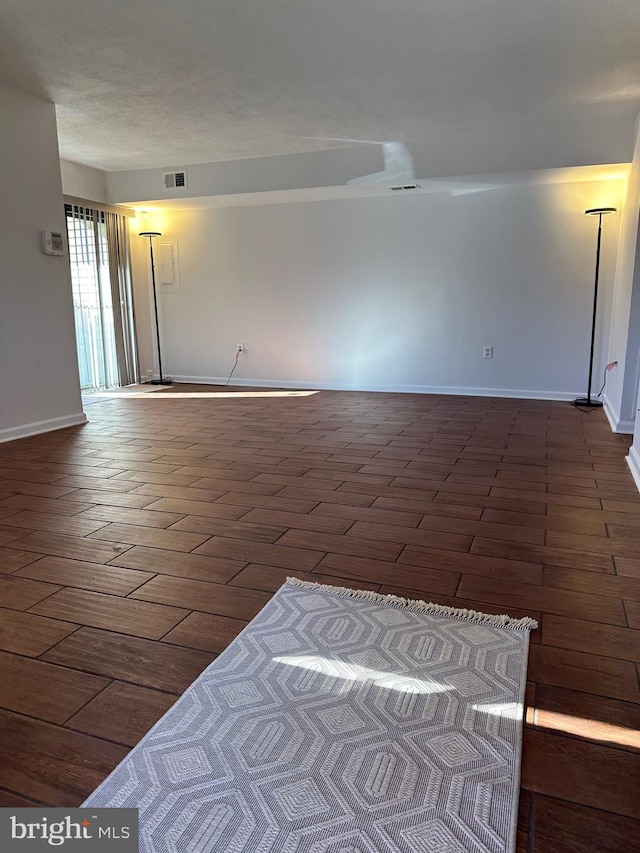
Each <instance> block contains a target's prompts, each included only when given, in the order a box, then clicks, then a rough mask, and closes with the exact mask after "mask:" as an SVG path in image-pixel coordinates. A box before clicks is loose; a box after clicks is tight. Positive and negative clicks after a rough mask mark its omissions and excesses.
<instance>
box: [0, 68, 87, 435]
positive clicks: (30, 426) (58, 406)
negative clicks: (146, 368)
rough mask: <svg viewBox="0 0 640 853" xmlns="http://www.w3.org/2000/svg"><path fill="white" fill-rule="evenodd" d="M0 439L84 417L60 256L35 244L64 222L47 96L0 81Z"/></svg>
mask: <svg viewBox="0 0 640 853" xmlns="http://www.w3.org/2000/svg"><path fill="white" fill-rule="evenodd" d="M0 117H1V120H0V174H1V175H2V205H0V259H1V267H0V269H1V271H2V272H1V275H2V281H1V283H0V441H3V440H8V439H11V438H16V437H20V436H23V435H28V434H31V433H35V432H43V431H46V430H49V429H55V428H58V427H60V426H68V425H70V424H72V423H80V422H83V421H84V420H85V416H84V414H83V412H82V405H81V400H80V387H79V382H78V366H77V360H76V353H75V334H74V324H73V309H72V300H71V277H70V273H69V262H68V259H67V258H66V257H50V256H46V255H44V254H43V253H42V252H41V250H40V231H41V230H43V229H54V230H61V231H63V232H64V230H65V221H64V208H63V201H62V184H61V180H60V162H59V157H58V142H57V135H56V116H55V108H54V106H53V104H50V103H47V102H45V101H42V100H40V99H39V98H35V97H32V96H31V95H26V94H24V93H22V92H18V91H17V90H15V89H11V88H8V87H6V86H2V85H0Z"/></svg>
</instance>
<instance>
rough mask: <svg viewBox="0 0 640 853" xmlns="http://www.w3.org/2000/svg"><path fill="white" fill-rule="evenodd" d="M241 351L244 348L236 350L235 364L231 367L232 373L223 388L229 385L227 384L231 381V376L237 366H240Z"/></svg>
mask: <svg viewBox="0 0 640 853" xmlns="http://www.w3.org/2000/svg"><path fill="white" fill-rule="evenodd" d="M241 352H242V350H241V349H239V348H238V349H237V350H236V360H235V362H234V364H233V367H232V368H231V373H230V374H229V378H228V379H227V381H226V382H225V383H224V385H223V388H226V387H227V385H228V384H229V382H231V377H232V376H233V371H234V370H235V369H236V367H237V366H238V359H239V358H240V353H241Z"/></svg>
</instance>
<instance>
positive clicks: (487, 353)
mask: <svg viewBox="0 0 640 853" xmlns="http://www.w3.org/2000/svg"><path fill="white" fill-rule="evenodd" d="M482 357H483V358H493V347H482Z"/></svg>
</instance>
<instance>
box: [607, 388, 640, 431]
mask: <svg viewBox="0 0 640 853" xmlns="http://www.w3.org/2000/svg"><path fill="white" fill-rule="evenodd" d="M603 409H604V413H605V415H606V416H607V420H608V421H609V424H610V425H611V429H612V431H613V432H616V433H622V434H623V435H633V432H634V430H635V421H623V420H620V415H619V413H618V412H617V411H616V410H615V409H614V408H613V406H612V405H611V402H610V400H609V398H608V397H605V398H604V400H603Z"/></svg>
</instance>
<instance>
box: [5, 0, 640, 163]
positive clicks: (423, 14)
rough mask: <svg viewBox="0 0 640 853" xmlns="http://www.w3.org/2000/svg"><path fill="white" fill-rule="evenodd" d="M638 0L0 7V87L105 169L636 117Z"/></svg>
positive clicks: (219, 1) (75, 152)
mask: <svg viewBox="0 0 640 853" xmlns="http://www.w3.org/2000/svg"><path fill="white" fill-rule="evenodd" d="M639 45H640V7H639V6H638V0H608V2H606V3H601V2H596V0H269V2H261V1H260V0H135V2H131V0H102V2H96V0H2V2H1V3H0V80H2V81H4V82H6V83H9V84H10V85H14V86H17V87H18V88H21V89H25V90H27V91H30V92H32V93H34V94H38V95H41V96H44V97H47V98H49V99H50V100H52V101H54V102H55V103H56V105H57V111H58V123H59V133H60V151H61V156H62V157H64V158H66V159H69V160H74V161H77V162H80V163H85V164H88V165H91V166H95V167H97V168H102V169H107V170H121V169H138V168H149V167H160V166H171V165H174V166H186V165H189V164H192V163H203V162H210V161H220V160H234V159H240V158H247V157H260V156H270V155H275V154H290V153H297V152H303V151H315V150H319V149H326V148H334V147H342V148H344V147H346V146H349V145H352V144H353V143H354V142H355V141H360V140H362V141H367V140H371V141H409V140H415V139H422V138H426V137H429V136H431V135H434V134H438V135H442V134H447V133H450V132H457V131H460V130H468V129H474V128H478V127H483V126H487V125H489V124H490V123H492V122H496V123H498V124H499V123H504V121H505V120H506V119H508V118H512V117H515V118H520V119H521V118H526V117H529V118H530V117H531V116H537V115H540V116H544V115H545V114H549V113H553V114H558V113H559V112H560V113H561V112H562V111H564V110H567V111H571V112H573V113H576V111H578V112H579V111H581V110H584V111H588V110H590V109H593V108H598V109H600V108H603V107H605V108H611V109H613V110H615V109H616V108H618V107H620V108H624V109H627V110H628V109H629V108H630V107H631V106H633V107H634V108H636V109H637V108H640V50H639Z"/></svg>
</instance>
